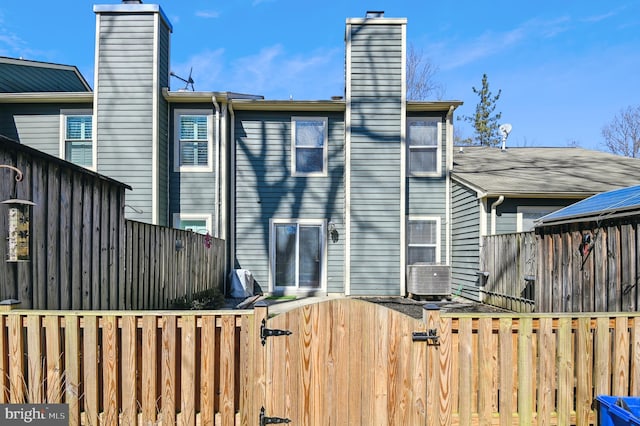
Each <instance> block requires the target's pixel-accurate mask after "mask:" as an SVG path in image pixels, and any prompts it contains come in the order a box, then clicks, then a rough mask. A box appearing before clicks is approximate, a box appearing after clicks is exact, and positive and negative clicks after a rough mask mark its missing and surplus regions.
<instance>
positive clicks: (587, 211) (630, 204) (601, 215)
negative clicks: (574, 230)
mask: <svg viewBox="0 0 640 426" xmlns="http://www.w3.org/2000/svg"><path fill="white" fill-rule="evenodd" d="M632 214H640V185H636V186H630V187H627V188H621V189H615V190H613V191H607V192H602V193H600V194H596V195H594V196H591V197H589V198H587V199H584V200H582V201H578V202H577V203H575V204H572V205H570V206H567V207H565V208H563V209H560V210H558V211H555V212H553V213H550V214H548V215H546V216H543V217H541V218H540V219H539V222H538V226H539V225H559V224H561V223H567V222H583V221H593V220H595V221H599V220H603V219H609V218H612V217H620V216H628V215H632Z"/></svg>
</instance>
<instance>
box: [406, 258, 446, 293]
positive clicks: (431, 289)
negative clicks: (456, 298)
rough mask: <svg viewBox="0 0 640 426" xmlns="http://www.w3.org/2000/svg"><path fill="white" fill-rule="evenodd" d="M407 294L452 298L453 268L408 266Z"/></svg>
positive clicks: (424, 265)
mask: <svg viewBox="0 0 640 426" xmlns="http://www.w3.org/2000/svg"><path fill="white" fill-rule="evenodd" d="M407 292H408V293H411V294H414V295H417V296H450V295H451V267H450V266H448V265H432V264H416V265H409V266H407Z"/></svg>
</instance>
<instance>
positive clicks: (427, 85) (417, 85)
mask: <svg viewBox="0 0 640 426" xmlns="http://www.w3.org/2000/svg"><path fill="white" fill-rule="evenodd" d="M437 71H438V68H437V67H436V66H435V65H433V64H432V63H431V61H430V60H429V59H428V58H425V56H424V54H423V52H422V51H417V50H416V49H415V48H414V46H413V45H412V44H409V47H408V49H407V99H408V100H412V101H424V100H426V99H428V98H435V99H442V94H443V88H442V86H441V85H440V84H438V83H437V82H436V81H435V80H434V76H435V74H436V72H437Z"/></svg>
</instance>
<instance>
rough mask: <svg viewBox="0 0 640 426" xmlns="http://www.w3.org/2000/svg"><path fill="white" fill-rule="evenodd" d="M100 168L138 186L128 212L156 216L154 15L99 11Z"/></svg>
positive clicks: (135, 215)
mask: <svg viewBox="0 0 640 426" xmlns="http://www.w3.org/2000/svg"><path fill="white" fill-rule="evenodd" d="M98 37H99V60H98V83H97V84H96V87H97V96H98V99H97V114H98V120H97V133H98V141H99V143H98V171H99V172H100V173H103V174H106V175H107V176H110V177H113V178H114V179H117V180H120V181H122V182H124V183H126V184H128V185H130V186H131V187H132V188H133V191H131V192H128V193H127V204H129V205H131V206H132V207H134V208H135V209H137V210H142V212H143V213H142V214H139V213H136V212H134V211H133V210H131V209H126V210H125V212H126V214H127V217H128V218H130V219H134V220H139V221H144V222H151V221H152V178H153V175H152V173H153V170H152V166H153V164H152V158H153V151H152V144H153V140H152V136H153V116H152V113H153V84H152V83H153V74H154V70H155V67H154V63H153V38H154V15H153V14H143V13H136V14H132V15H120V14H102V15H101V16H100V34H99V35H98Z"/></svg>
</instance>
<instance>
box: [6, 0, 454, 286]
mask: <svg viewBox="0 0 640 426" xmlns="http://www.w3.org/2000/svg"><path fill="white" fill-rule="evenodd" d="M94 12H95V14H96V21H97V25H96V30H97V33H96V49H97V50H96V55H95V58H96V59H95V61H96V62H95V83H94V85H95V87H94V90H93V91H92V90H91V89H90V88H89V86H88V85H87V84H86V82H84V79H83V78H82V76H81V75H80V74H79V73H78V72H77V69H75V68H74V67H68V66H63V65H55V64H41V63H34V62H31V61H22V60H17V59H5V60H0V133H1V134H6V135H7V136H9V137H12V138H15V139H17V140H19V141H20V142H21V143H23V144H27V145H30V146H32V147H34V148H37V149H40V150H43V151H45V152H48V153H50V154H53V155H57V156H60V157H61V158H63V159H66V160H69V161H72V162H75V163H77V164H80V165H82V166H84V167H87V168H89V169H91V170H93V171H96V172H99V173H101V174H104V175H107V176H110V177H112V178H114V179H117V180H118V181H122V182H124V183H126V184H127V185H129V186H130V187H131V188H132V190H131V191H129V192H128V193H127V203H126V209H125V213H126V215H127V218H129V219H133V220H139V221H143V222H149V223H153V224H159V225H166V226H174V227H179V228H186V229H192V230H194V231H196V232H202V233H206V232H208V233H210V234H211V235H213V236H216V237H220V238H223V239H225V240H226V241H227V244H228V250H227V252H228V256H227V257H228V259H227V266H228V268H229V269H233V268H240V269H247V270H249V271H251V272H252V274H253V276H254V278H255V280H256V282H257V283H258V285H259V286H260V287H261V288H262V290H263V291H265V292H273V293H294V294H324V293H343V294H347V295H405V294H407V293H408V290H409V289H408V288H407V278H406V272H407V268H408V267H411V266H412V265H440V266H444V267H446V268H448V267H449V266H450V265H451V259H452V258H451V247H452V245H451V238H450V234H451V231H452V217H451V215H452V205H451V199H452V198H451V190H452V180H451V171H452V166H453V156H452V155H453V147H452V141H453V125H452V116H453V112H454V110H455V108H456V107H458V106H459V105H460V104H461V102H459V101H438V102H412V101H407V99H406V95H405V94H406V76H405V73H406V25H407V20H406V19H405V18H387V17H385V16H384V14H383V13H382V12H374V13H367V15H366V17H364V18H350V19H347V20H346V33H345V34H346V36H345V87H344V93H343V94H341V96H338V97H331V95H335V94H328V96H327V99H329V98H330V97H331V99H329V100H316V101H313V100H312V101H293V100H265V99H263V97H262V96H258V95H245V94H238V93H233V92H225V91H220V92H204V91H202V92H195V91H188V90H184V89H183V90H171V89H170V83H171V82H172V81H173V82H175V81H176V80H173V79H171V78H170V66H169V63H170V57H169V45H170V36H171V33H172V31H173V29H172V26H171V24H170V23H169V21H168V19H167V18H166V16H165V14H164V13H163V11H162V8H161V7H160V6H157V5H151V4H142V3H141V2H135V1H126V2H123V4H111V5H98V6H94ZM16 66H18V67H20V68H19V70H18V71H15V69H14V68H12V67H16ZM16 72H18V73H20V74H21V75H22V76H23V77H24V79H25V80H27V81H32V84H33V85H34V87H37V83H38V81H39V80H46V81H52V80H54V79H55V80H56V81H59V82H60V84H61V86H60V87H55V88H50V87H39V88H34V89H33V90H27V89H28V87H22V86H16V83H15V79H14V80H10V79H9V77H8V76H9V75H14V74H15V73H16ZM34 72H40V73H45V72H47V73H51V75H55V77H51V76H47V77H46V78H40V77H39V76H38V75H35V76H34V75H33V74H32V73H34ZM63 74H64V75H63ZM21 80H22V79H18V81H21ZM62 82H65V85H62ZM178 83H179V86H181V87H182V86H184V84H183V83H182V82H178Z"/></svg>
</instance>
